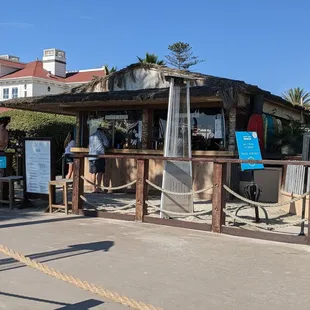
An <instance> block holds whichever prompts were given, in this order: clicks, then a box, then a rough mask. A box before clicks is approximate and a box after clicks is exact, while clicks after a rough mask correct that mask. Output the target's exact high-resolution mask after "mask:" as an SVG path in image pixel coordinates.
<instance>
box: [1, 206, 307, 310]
mask: <svg viewBox="0 0 310 310" xmlns="http://www.w3.org/2000/svg"><path fill="white" fill-rule="evenodd" d="M0 244H4V245H6V246H8V247H10V248H12V249H14V250H16V251H18V252H21V253H23V254H25V255H29V256H30V257H31V258H33V259H36V260H37V261H40V262H45V263H46V264H48V265H49V266H51V267H53V268H56V269H58V270H60V271H63V272H66V273H69V274H71V275H73V276H76V277H79V278H81V279H82V280H86V281H88V282H91V283H94V284H98V285H101V286H103V287H105V288H107V289H110V290H113V291H117V292H118V293H120V294H122V295H127V296H129V297H132V298H135V299H137V300H140V301H144V302H147V303H151V304H153V305H155V306H161V307H163V308H164V309H171V310H174V309H195V310H200V309H202V310H204V309H219V310H222V309H223V310H224V309H230V310H233V309H236V310H237V309H238V310H245V309H251V310H258V309H273V310H278V309H279V310H280V309H281V310H283V309H287V310H290V309H294V310H296V309H299V310H303V309H309V308H310V294H309V284H310V268H309V265H310V253H309V251H310V247H307V246H300V245H288V244H279V243H272V242H264V241H259V240H251V239H244V238H236V237H229V236H225V235H215V234H212V233H206V232H199V231H193V230H185V229H179V228H170V227H165V226H156V225H149V224H140V223H133V222H123V221H114V220H106V219H94V218H83V217H74V216H67V217H65V216H64V215H60V214H59V215H57V214H53V215H45V214H42V213H29V212H13V213H10V212H4V211H0ZM0 309H10V310H15V309H111V310H114V309H126V308H125V307H123V306H121V305H118V304H114V303H111V302H109V301H102V300H101V299H100V298H99V297H98V296H96V295H93V294H91V293H88V292H85V291H82V290H80V289H78V288H75V287H74V286H72V285H70V284H67V283H64V282H61V281H59V280H56V279H53V278H51V277H49V276H47V275H45V274H42V273H40V272H39V271H36V270H33V269H30V268H29V267H25V266H23V265H22V264H20V263H18V262H15V261H14V260H12V259H10V258H7V257H5V256H2V255H0Z"/></svg>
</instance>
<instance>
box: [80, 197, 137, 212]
mask: <svg viewBox="0 0 310 310" xmlns="http://www.w3.org/2000/svg"><path fill="white" fill-rule="evenodd" d="M80 198H81V199H82V200H83V201H85V202H86V203H87V204H89V205H90V206H92V207H93V208H95V209H99V208H100V209H101V210H103V211H109V212H117V211H122V210H126V209H129V208H132V207H133V206H134V205H135V204H136V202H135V201H134V202H131V203H129V204H128V205H125V206H123V207H119V208H117V210H108V209H106V208H105V207H106V205H105V204H103V205H101V206H96V205H95V204H93V203H91V202H90V201H88V200H87V198H86V197H85V196H83V195H80Z"/></svg>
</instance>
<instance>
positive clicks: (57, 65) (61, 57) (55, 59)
mask: <svg viewBox="0 0 310 310" xmlns="http://www.w3.org/2000/svg"><path fill="white" fill-rule="evenodd" d="M42 62H43V68H44V69H45V70H46V71H50V72H51V73H52V74H53V75H56V76H59V77H63V78H64V77H66V65H67V63H66V53H65V52H64V51H61V50H58V49H56V48H50V49H46V50H44V51H43V59H42Z"/></svg>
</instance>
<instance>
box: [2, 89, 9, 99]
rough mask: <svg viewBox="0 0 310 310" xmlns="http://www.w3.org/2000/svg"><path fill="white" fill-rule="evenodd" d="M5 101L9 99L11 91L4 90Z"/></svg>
mask: <svg viewBox="0 0 310 310" xmlns="http://www.w3.org/2000/svg"><path fill="white" fill-rule="evenodd" d="M3 99H9V89H8V88H3Z"/></svg>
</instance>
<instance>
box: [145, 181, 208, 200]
mask: <svg viewBox="0 0 310 310" xmlns="http://www.w3.org/2000/svg"><path fill="white" fill-rule="evenodd" d="M145 182H146V183H147V184H149V185H150V186H152V187H154V188H155V189H157V190H159V191H161V192H163V193H165V194H169V195H176V196H191V195H196V194H200V193H203V192H205V191H208V190H210V189H211V188H213V186H210V187H206V188H203V189H200V190H198V191H195V192H188V193H176V192H172V191H169V190H167V189H164V188H162V187H160V186H157V185H156V184H154V183H152V182H151V181H150V180H145Z"/></svg>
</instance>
